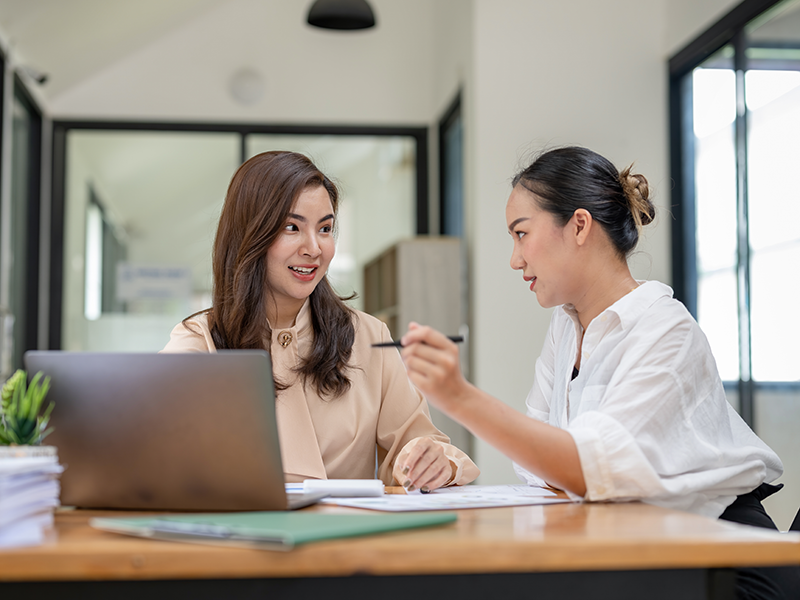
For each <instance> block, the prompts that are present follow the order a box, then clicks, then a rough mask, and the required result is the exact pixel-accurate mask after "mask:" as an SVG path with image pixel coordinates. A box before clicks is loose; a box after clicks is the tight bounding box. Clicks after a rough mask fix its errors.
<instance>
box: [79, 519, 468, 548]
mask: <svg viewBox="0 0 800 600" xmlns="http://www.w3.org/2000/svg"><path fill="white" fill-rule="evenodd" d="M456 519H457V517H456V514H455V513H452V512H439V511H436V512H413V513H392V514H359V515H339V514H331V515H328V514H320V513H311V512H309V513H304V512H276V511H270V512H244V513H220V514H197V515H169V516H167V515H165V516H160V517H148V518H122V519H108V518H94V519H91V520H90V521H89V524H90V525H91V526H92V527H94V528H96V529H102V530H104V531H113V532H115V533H123V534H127V535H135V536H141V537H149V538H156V539H166V540H174V541H185V542H198V543H207V544H208V543H210V544H224V545H232V546H246V547H251V548H263V549H276V550H290V549H292V548H293V547H295V546H296V545H298V544H305V543H306V542H313V541H317V540H328V539H333V538H344V537H355V536H360V535H371V534H375V533H382V532H385V531H395V530H398V529H412V528H416V527H431V526H433V525H444V524H446V523H452V522H454V521H455V520H456Z"/></svg>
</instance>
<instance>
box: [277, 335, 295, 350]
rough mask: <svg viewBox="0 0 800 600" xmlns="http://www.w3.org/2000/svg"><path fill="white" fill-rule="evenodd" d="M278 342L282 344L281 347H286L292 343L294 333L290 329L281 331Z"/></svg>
mask: <svg viewBox="0 0 800 600" xmlns="http://www.w3.org/2000/svg"><path fill="white" fill-rule="evenodd" d="M278 343H279V344H280V345H281V348H286V346H288V345H289V344H291V343H292V334H291V332H289V331H281V332H280V334H278Z"/></svg>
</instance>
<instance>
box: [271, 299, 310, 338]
mask: <svg viewBox="0 0 800 600" xmlns="http://www.w3.org/2000/svg"><path fill="white" fill-rule="evenodd" d="M267 323H269V327H270V329H271V330H272V335H273V337H274V336H275V335H276V333H277V332H279V331H292V332H294V333H295V334H296V335H298V336H301V335H303V334H304V333H306V332H308V331H310V330H311V329H312V323H311V300H310V298H306V301H305V302H303V306H301V307H300V312H298V313H297V316H296V317H295V318H294V325H292V326H291V327H284V328H282V329H275V328H274V327H273V326H272V323H270V322H269V319H267Z"/></svg>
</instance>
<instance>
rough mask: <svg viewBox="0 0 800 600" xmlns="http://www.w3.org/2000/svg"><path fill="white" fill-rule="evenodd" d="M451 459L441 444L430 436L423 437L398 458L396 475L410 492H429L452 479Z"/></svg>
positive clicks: (395, 469)
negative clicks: (429, 437)
mask: <svg viewBox="0 0 800 600" xmlns="http://www.w3.org/2000/svg"><path fill="white" fill-rule="evenodd" d="M451 474H452V469H451V466H450V460H449V459H448V458H447V457H446V456H445V454H444V450H443V449H442V447H441V446H439V445H438V444H436V443H435V442H434V441H433V440H430V439H428V438H421V439H420V440H419V442H418V443H416V444H415V445H413V446H412V447H411V449H410V450H409V451H408V452H407V453H406V450H405V449H404V450H403V452H401V453H400V455H399V456H398V458H397V461H396V463H395V468H394V476H395V479H396V480H397V481H399V482H400V484H401V485H402V486H403V487H404V488H405V489H406V490H407V491H409V492H413V491H415V490H418V489H419V490H422V491H423V492H428V491H432V490H435V489H437V488H440V487H442V486H443V485H444V484H445V483H447V481H448V480H449V479H450V476H451Z"/></svg>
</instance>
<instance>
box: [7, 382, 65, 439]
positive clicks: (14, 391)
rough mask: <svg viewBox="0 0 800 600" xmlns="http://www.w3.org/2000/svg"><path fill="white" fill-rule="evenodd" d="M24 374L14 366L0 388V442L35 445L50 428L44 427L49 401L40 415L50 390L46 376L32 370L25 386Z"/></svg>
mask: <svg viewBox="0 0 800 600" xmlns="http://www.w3.org/2000/svg"><path fill="white" fill-rule="evenodd" d="M27 381H28V375H27V374H26V373H25V371H23V370H22V369H18V370H17V371H16V372H15V373H14V374H13V375H12V376H11V377H9V379H8V381H6V382H5V384H4V385H3V389H2V390H0V445H3V446H8V445H17V446H38V445H39V444H41V443H42V440H43V439H44V438H45V436H47V435H48V434H49V433H50V432H51V431H52V429H47V423H48V422H49V421H50V412H51V411H52V410H53V403H52V402H51V403H50V405H49V406H48V407H47V408H46V409H45V410H44V412H43V413H41V414H40V411H41V409H42V403H43V402H44V398H45V396H46V395H47V392H48V390H49V389H50V378H49V377H45V378H44V380H42V373H41V371H40V372H39V373H36V375H34V376H33V379H32V380H31V383H30V385H27Z"/></svg>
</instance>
